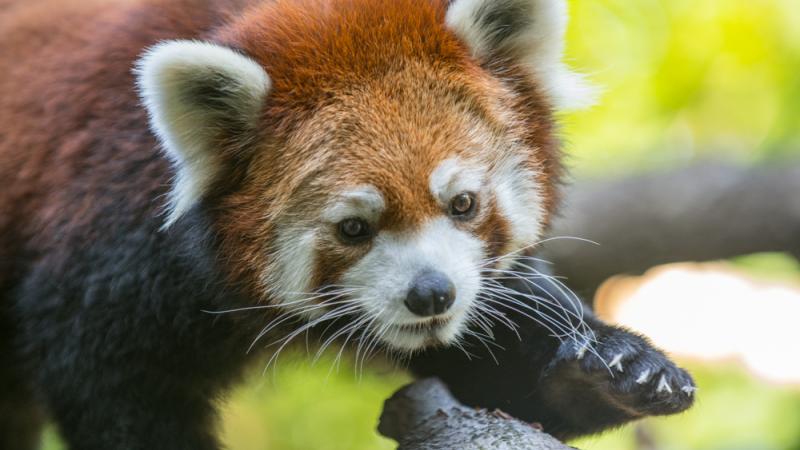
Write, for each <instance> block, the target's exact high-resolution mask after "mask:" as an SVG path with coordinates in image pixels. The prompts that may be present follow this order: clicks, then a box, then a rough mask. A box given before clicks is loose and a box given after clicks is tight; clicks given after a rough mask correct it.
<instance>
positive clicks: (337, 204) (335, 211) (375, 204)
mask: <svg viewBox="0 0 800 450" xmlns="http://www.w3.org/2000/svg"><path fill="white" fill-rule="evenodd" d="M385 206H386V203H385V202H384V200H383V196H382V195H381V193H380V192H379V191H378V189H376V188H375V187H374V186H369V185H365V186H359V187H357V188H354V189H352V190H348V191H345V192H343V193H341V194H340V195H338V196H336V197H335V199H334V201H333V202H332V203H331V204H330V205H328V206H327V207H326V208H325V210H324V211H323V213H322V218H323V220H325V221H327V222H330V223H338V222H341V221H342V220H344V219H347V218H355V217H358V218H363V219H365V220H368V221H370V222H373V223H374V222H377V221H378V219H379V218H380V216H381V213H383V210H384V208H385Z"/></svg>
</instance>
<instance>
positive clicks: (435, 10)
mask: <svg viewBox="0 0 800 450" xmlns="http://www.w3.org/2000/svg"><path fill="white" fill-rule="evenodd" d="M554 5H555V6H554ZM559 5H561V6H563V4H562V1H561V0H514V1H504V2H496V3H495V2H492V1H491V0H457V1H455V2H452V4H450V2H445V1H442V2H435V1H434V2H431V1H429V0H395V1H393V2H388V3H386V2H379V1H374V0H339V1H328V2H322V1H318V0H302V1H300V0H296V1H285V0H281V1H277V2H266V3H265V5H262V6H261V7H260V8H256V9H255V10H253V11H251V12H249V13H248V14H245V15H244V16H243V17H242V18H240V19H239V21H238V22H235V23H234V24H233V25H231V27H230V28H228V29H226V30H225V31H224V32H223V33H222V34H221V38H220V39H222V40H223V41H225V42H231V43H232V45H235V46H236V47H237V48H240V49H242V50H243V51H245V52H246V53H247V54H248V55H250V56H251V57H252V59H251V58H250V57H245V56H243V55H242V54H240V53H236V52H233V51H229V50H228V53H226V50H223V48H222V47H219V46H216V45H211V44H199V43H187V42H176V43H172V44H162V45H161V46H160V47H157V48H156V49H155V50H153V51H152V52H151V53H150V54H149V55H148V56H147V57H145V59H144V60H143V62H142V63H141V64H140V69H139V70H140V74H141V75H140V85H141V87H142V90H143V93H144V97H145V100H146V102H148V107H149V108H150V112H151V116H152V118H153V126H154V129H155V131H156V132H157V133H158V134H159V136H160V137H161V138H162V141H163V142H164V144H165V146H166V147H167V151H168V156H170V157H171V158H172V160H173V161H174V162H175V163H176V166H177V167H178V175H177V180H176V185H175V187H174V189H173V192H172V194H171V196H172V197H171V203H170V205H171V210H170V213H171V215H170V219H169V223H171V222H172V221H174V220H177V219H178V218H179V217H180V215H181V214H182V212H183V211H184V210H185V209H186V208H188V207H190V206H191V205H192V204H194V203H196V200H197V198H198V197H199V196H200V195H202V194H203V192H204V191H208V190H212V189H213V188H214V186H217V187H219V186H223V187H226V186H225V178H224V175H222V174H224V173H225V171H226V170H227V171H228V173H234V174H236V178H237V179H238V180H240V181H238V184H237V187H236V189H233V191H232V192H228V193H226V194H225V195H223V196H221V199H220V200H219V204H218V205H217V206H216V207H217V210H218V211H219V214H218V219H217V226H218V228H219V233H220V235H221V237H222V240H223V251H224V252H225V258H226V261H230V263H231V264H232V270H231V272H232V276H233V277H234V278H235V279H236V281H237V282H242V283H244V284H246V285H249V286H252V292H253V293H254V294H255V295H257V296H259V297H263V298H265V299H267V301H269V302H272V303H273V304H275V305H276V306H280V307H281V308H283V309H284V310H285V312H286V313H287V314H290V315H297V316H301V317H305V318H307V319H308V320H309V321H310V322H309V324H313V323H321V322H324V321H326V320H332V319H336V318H339V319H341V318H342V317H347V318H349V319H350V320H349V322H348V325H347V326H346V327H345V328H344V330H345V331H343V333H345V334H347V333H350V335H352V334H353V333H363V334H368V335H372V336H374V337H375V339H379V340H381V341H383V343H384V344H386V345H388V346H390V347H394V348H395V349H400V350H406V351H413V350H415V349H419V348H422V347H424V346H427V345H433V344H447V343H452V342H454V341H455V340H457V339H458V337H459V336H461V335H462V334H463V333H465V332H466V330H467V329H468V326H469V324H470V323H471V322H474V321H475V320H480V316H481V314H482V313H481V311H482V310H484V309H485V308H482V306H481V289H482V287H484V284H485V280H486V278H487V277H491V276H493V275H496V274H497V273H501V271H502V270H504V269H505V268H507V267H508V266H509V265H510V264H511V263H512V262H513V256H514V255H516V254H518V253H519V252H522V251H524V250H525V249H527V248H530V247H531V246H533V245H535V244H536V242H537V240H538V239H539V236H540V234H541V232H542V230H543V228H544V227H545V225H546V222H547V220H548V217H549V215H550V213H551V210H552V206H553V201H554V200H553V198H554V190H555V184H556V182H557V176H558V167H559V165H558V161H557V153H558V151H557V139H556V138H555V136H554V126H553V120H552V113H551V111H552V109H553V104H554V101H556V100H558V93H557V92H556V90H557V89H556V87H554V86H557V85H558V83H567V81H564V80H563V79H562V80H551V79H549V78H548V77H561V78H565V77H568V75H569V76H573V80H572V81H575V80H574V75H573V74H571V73H569V72H568V71H566V69H565V68H564V67H563V65H561V63H560V61H558V56H559V55H560V39H561V31H560V29H559V25H558V23H556V22H558V20H560V19H559V17H558V14H559V13H561V12H563V11H562V8H561V7H560V6H559ZM308 8H319V10H318V14H317V15H315V16H309V15H308V11H307V9H308ZM504 8H506V9H508V8H510V9H511V12H513V14H511V15H509V14H505V15H504V14H502V13H508V12H509V11H505V10H503V9H504ZM494 9H500V11H494ZM519 14H522V15H525V14H530V15H532V16H531V17H530V18H529V20H520V18H519V17H516V16H517V15H519ZM540 16H541V17H540ZM549 16H552V17H551V19H547V17H549ZM523 19H524V17H523ZM548 20H551V21H552V22H554V23H549V25H548V26H549V27H550V29H552V33H553V34H554V36H552V40H553V42H550V41H549V40H550V39H551V38H550V37H548V36H542V35H540V34H541V33H544V32H546V31H547V30H548V27H546V26H542V25H543V24H547V23H548V22H547V21H548ZM506 22H508V23H506ZM534 25H536V30H535V32H532V31H531V30H529V29H528V28H530V27H532V26H534ZM515 27H517V28H519V29H515ZM545 34H546V33H545ZM526 36H527V37H526ZM526 38H529V39H531V40H532V42H531V47H532V50H528V49H527V47H526V46H525V45H522V44H521V43H520V42H518V41H520V40H524V39H526ZM198 46H199V47H198ZM551 58H555V59H553V60H551ZM198 61H199V62H198ZM537 64H538V65H537ZM558 87H559V88H561V87H564V86H558ZM209 93H210V94H209ZM204 95H205V96H207V97H208V98H207V99H205V100H204V99H203V98H202V96H204ZM198 96H199V97H200V98H196V97H198ZM242 154H246V155H247V157H246V158H244V157H242ZM231 167H233V169H232V168H231ZM223 190H224V189H223ZM228 190H230V189H228Z"/></svg>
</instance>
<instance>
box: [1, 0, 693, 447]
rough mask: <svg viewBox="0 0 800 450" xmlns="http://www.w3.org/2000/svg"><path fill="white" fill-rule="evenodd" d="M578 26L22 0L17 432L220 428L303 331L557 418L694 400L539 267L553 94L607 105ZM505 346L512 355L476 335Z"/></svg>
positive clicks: (9, 169)
mask: <svg viewBox="0 0 800 450" xmlns="http://www.w3.org/2000/svg"><path fill="white" fill-rule="evenodd" d="M565 25H566V6H565V2H564V0H454V1H446V0H392V1H378V0H250V1H246V0H229V1H223V0H173V1H168V0H116V1H81V2H77V1H75V2H72V1H62V0H59V1H55V0H34V1H25V2H23V1H17V2H3V8H2V11H0V37H2V40H0V68H2V70H0V93H2V96H0V178H1V179H2V180H3V181H4V189H3V191H2V192H0V350H2V352H0V355H2V356H0V360H1V361H2V364H0V367H2V368H0V381H3V382H4V386H7V388H6V390H5V393H3V394H2V395H0V447H2V448H17V449H25V448H35V446H36V439H37V436H38V432H39V428H40V426H41V422H42V420H43V419H42V418H43V413H44V414H47V415H48V416H49V417H51V418H52V419H53V420H55V422H56V423H57V424H58V426H59V429H60V431H61V433H62V435H63V436H64V438H65V440H66V441H67V443H68V444H69V445H70V447H71V448H75V449H84V450H85V449H108V448H119V449H122V448H124V449H162V448H163V449H182V448H185V449H217V448H220V447H219V444H218V442H217V440H216V438H215V437H214V434H213V424H214V407H213V405H214V400H215V399H216V398H217V397H218V396H219V395H222V394H223V393H224V392H225V390H226V389H227V388H228V387H229V386H231V384H232V383H234V382H236V381H237V379H238V377H239V375H240V373H241V371H242V368H243V367H245V366H246V365H247V362H248V361H250V360H252V359H253V356H252V355H253V354H259V352H248V349H250V348H259V347H262V346H265V345H266V346H267V347H268V348H272V349H273V350H274V347H270V346H269V343H270V342H273V343H274V342H278V343H279V344H281V347H282V346H283V345H285V344H287V343H289V342H290V341H291V340H292V338H294V337H296V336H298V335H300V334H301V333H303V332H309V333H313V334H315V335H317V336H319V338H320V340H321V341H325V342H326V343H329V342H332V341H333V340H336V339H338V340H340V341H344V342H343V343H344V344H348V342H349V343H350V344H353V343H355V341H358V347H359V350H362V346H366V347H367V348H369V349H370V350H372V349H375V348H378V347H379V348H380V349H382V350H383V351H384V352H385V353H387V354H389V355H390V356H391V355H394V356H403V357H405V358H408V359H409V366H410V367H411V369H412V371H414V372H415V373H417V374H419V375H435V376H439V377H441V378H442V379H443V380H445V382H447V383H448V385H449V386H450V387H451V389H452V390H453V391H454V393H455V394H456V395H457V396H459V397H460V398H461V399H462V400H463V401H466V402H469V403H471V404H475V405H476V406H484V407H501V408H503V409H505V410H507V411H509V412H511V413H513V414H515V415H518V416H520V417H523V418H525V419H528V420H538V421H540V422H542V423H543V424H544V425H545V427H547V429H548V431H550V432H552V433H554V434H556V435H557V436H559V437H571V436H575V435H578V434H583V433H588V432H595V431H598V430H601V429H603V428H606V427H609V426H614V425H617V424H619V423H623V422H625V421H628V420H632V419H635V418H638V417H642V416H644V415H648V414H666V413H672V412H677V411H680V410H683V409H685V408H687V407H688V406H689V405H690V404H691V402H692V392H693V389H694V384H693V382H692V381H691V378H690V377H689V375H688V374H686V372H684V371H682V370H681V369H678V368H677V367H676V366H674V364H673V363H672V362H670V361H669V360H668V359H667V358H666V357H665V356H664V355H663V354H661V353H660V352H659V351H658V350H656V349H654V348H652V347H651V346H650V345H649V344H648V343H647V342H646V341H645V340H644V339H643V338H641V337H639V336H637V335H634V334H631V333H628V332H626V331H624V330H621V329H618V328H615V327H611V326H608V325H605V324H602V323H601V322H599V321H597V320H596V319H595V318H594V317H593V316H592V315H591V313H590V312H589V311H588V310H584V309H582V308H581V307H580V305H578V304H577V303H575V302H574V301H573V299H572V298H571V297H570V296H569V295H567V294H565V293H564V291H563V290H562V289H561V288H560V287H558V286H557V285H555V284H553V282H552V279H551V278H547V277H546V275H542V274H539V273H538V272H537V273H533V272H530V273H528V275H529V276H528V277H527V278H526V277H524V276H522V275H521V274H524V273H525V272H524V270H528V269H530V270H536V269H535V268H533V267H531V266H530V265H529V264H525V263H526V262H530V260H525V259H524V258H525V257H526V255H528V254H529V250H530V249H531V248H532V247H534V246H535V245H536V243H537V242H538V241H539V240H540V239H541V235H542V233H543V232H544V230H545V229H546V227H547V224H548V222H549V220H550V217H551V216H552V214H553V212H554V210H555V208H556V204H557V187H558V182H559V178H560V175H561V172H562V170H561V164H560V158H559V151H560V148H559V139H558V128H557V125H556V122H555V119H554V114H555V111H557V110H558V109H560V108H562V107H569V106H575V105H580V104H583V103H586V102H588V101H590V100H591V98H590V97H591V89H590V88H588V87H587V85H586V84H585V83H584V82H583V79H582V78H581V77H580V76H579V75H577V74H575V73H574V72H572V71H571V70H570V69H569V68H567V66H566V65H565V64H564V63H563V62H562V60H561V59H562V53H563V34H564V27H565ZM521 268H524V270H523V269H521ZM537 277H545V278H544V279H546V280H548V281H549V282H550V283H551V284H550V287H547V286H540V285H539V284H537V283H536V282H535V281H534V280H536V279H538V278H537ZM511 278H514V279H513V280H510V281H509V280H508V279H511ZM495 325H498V326H495ZM326 333H327V334H326ZM554 335H555V336H554ZM565 337H566V338H565ZM559 338H560V339H559ZM490 339H493V340H494V341H495V342H496V343H497V344H498V345H500V346H502V347H503V348H505V350H504V351H503V352H500V353H499V354H497V355H496V356H495V359H496V360H497V363H496V364H494V363H489V362H488V360H487V359H484V360H480V361H472V362H470V361H468V360H467V358H466V357H465V355H464V354H463V353H461V352H460V351H458V347H461V346H462V345H470V342H472V343H480V342H482V343H484V344H485V341H486V340H490ZM262 354H263V353H262ZM606 368H610V369H609V370H611V371H614V370H616V371H617V372H619V373H620V374H623V373H624V374H625V376H617V377H611V378H609V376H610V374H609V372H608V371H605V370H604V369H606ZM609 379H612V380H613V382H612V383H611V387H608V386H609ZM598 386H606V387H604V388H603V392H598V391H599V390H600V389H599V388H598Z"/></svg>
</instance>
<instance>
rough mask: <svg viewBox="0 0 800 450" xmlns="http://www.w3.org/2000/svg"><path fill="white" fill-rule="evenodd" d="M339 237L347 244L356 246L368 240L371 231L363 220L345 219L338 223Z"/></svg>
mask: <svg viewBox="0 0 800 450" xmlns="http://www.w3.org/2000/svg"><path fill="white" fill-rule="evenodd" d="M339 235H340V236H341V238H342V240H344V241H345V242H346V243H348V244H358V243H361V242H363V241H365V240H367V239H369V238H370V237H371V236H372V230H370V227H369V224H368V223H367V222H366V221H365V220H364V219H345V220H343V221H341V222H339Z"/></svg>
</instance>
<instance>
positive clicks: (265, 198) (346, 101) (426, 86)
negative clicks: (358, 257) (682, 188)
mask: <svg viewBox="0 0 800 450" xmlns="http://www.w3.org/2000/svg"><path fill="white" fill-rule="evenodd" d="M447 4H448V2H447V1H445V0H392V1H377V0H276V1H273V2H265V3H264V4H261V5H259V6H256V7H255V8H254V9H252V10H250V11H249V12H247V13H246V14H244V15H243V16H242V17H240V18H239V19H237V20H236V21H234V22H233V23H232V24H231V25H230V26H228V27H226V28H225V29H224V30H222V31H221V32H220V33H219V35H218V37H217V38H218V39H219V40H220V41H222V42H223V43H225V44H227V45H230V46H233V47H235V48H239V49H241V50H242V51H243V52H245V53H246V54H248V55H249V56H251V57H252V58H254V59H255V60H256V61H257V62H259V63H260V64H262V65H263V66H264V68H265V69H266V71H267V73H269V75H270V77H271V80H272V89H271V91H270V95H269V96H268V98H267V105H266V106H265V109H264V116H263V117H264V120H263V124H262V127H263V135H264V143H263V145H262V147H263V148H259V150H258V152H257V153H256V155H255V156H254V158H253V160H252V161H251V164H250V167H249V173H248V177H247V178H248V181H247V182H246V183H245V186H244V187H243V189H242V190H241V191H239V192H238V193H236V194H235V196H232V197H231V198H229V199H228V200H227V202H228V205H229V206H233V207H232V208H228V210H229V211H230V214H231V216H230V217H225V218H224V219H223V223H222V226H223V227H224V228H227V231H228V232H226V233H223V234H225V235H227V236H229V237H232V236H237V237H238V238H236V240H237V243H236V245H235V248H236V252H237V253H238V256H240V257H241V256H243V255H244V256H246V255H250V256H249V257H246V258H247V259H249V261H248V262H249V264H246V266H249V267H253V266H256V267H263V265H261V264H254V263H256V260H258V259H260V258H261V257H260V256H259V255H260V254H262V253H263V249H264V243H265V242H268V241H269V238H268V236H270V235H271V234H274V232H275V223H274V222H272V221H270V220H264V219H265V218H266V219H269V218H276V217H277V216H280V213H281V212H282V211H283V212H287V210H290V209H292V208H293V207H297V205H300V208H301V210H305V211H312V210H313V209H314V208H316V209H318V208H319V207H320V206H321V205H322V204H323V203H324V201H326V197H328V196H330V195H332V194H335V191H336V190H337V189H341V188H345V187H353V186H357V185H361V184H371V185H374V186H376V187H378V188H379V190H381V192H382V194H383V195H384V196H385V198H386V203H387V205H386V206H387V208H386V214H385V215H384V217H383V218H382V224H381V227H382V229H412V228H414V227H415V226H417V225H418V224H420V223H422V222H424V221H425V220H426V219H427V218H429V217H430V216H432V215H434V214H438V213H440V212H441V209H440V206H439V205H438V204H437V203H436V200H435V199H434V198H433V196H432V195H431V193H430V190H429V179H430V175H431V173H432V172H433V171H434V169H435V168H436V167H437V166H438V165H439V164H440V163H441V162H442V161H443V160H445V159H447V158H448V157H451V156H462V157H467V158H468V159H473V160H474V159H481V160H484V161H486V162H487V163H488V164H490V163H491V161H492V159H491V156H492V155H490V154H487V152H491V151H493V150H492V149H489V148H485V147H484V146H485V144H486V142H482V140H481V139H478V138H476V131H479V130H482V131H483V132H484V133H483V135H488V136H506V137H507V138H509V139H514V140H516V141H519V142H524V143H525V144H526V145H527V146H528V147H529V148H530V149H531V153H530V155H529V158H528V159H527V160H526V165H528V166H529V168H531V169H533V170H534V171H535V172H536V173H538V174H539V178H540V180H539V181H540V184H541V185H542V188H543V191H542V194H543V201H544V203H545V205H544V206H545V209H546V210H547V211H549V210H550V209H551V208H550V206H551V203H552V198H553V192H554V191H553V189H552V186H553V184H554V180H555V179H556V175H557V167H558V166H557V162H556V160H557V158H555V155H554V153H555V152H556V143H555V139H554V137H553V125H552V119H551V113H550V107H549V104H548V102H547V101H546V100H545V99H544V98H543V97H542V96H541V95H540V94H539V93H538V90H537V88H536V85H535V81H534V80H531V79H530V78H529V76H528V75H525V73H526V72H524V71H523V70H520V69H518V68H516V67H514V66H513V65H509V64H507V63H508V62H507V61H484V62H478V61H475V60H474V59H472V58H471V57H470V54H469V50H468V49H467V48H466V46H465V45H464V44H463V43H462V42H460V41H459V40H458V39H457V38H456V36H455V35H454V34H453V33H452V32H451V31H449V30H448V29H447V28H446V26H445V19H444V16H445V13H446V8H447ZM493 65H495V66H496V67H501V66H502V78H501V77H499V76H496V75H495V74H494V73H493V68H492V67H493ZM478 134H480V133H478ZM267 210H268V211H267ZM295 212H296V211H295ZM302 215H303V213H302V211H300V212H298V213H297V214H295V215H294V216H293V217H298V216H302ZM267 216H270V217H267ZM242 245H245V246H248V247H250V250H249V251H245V252H242Z"/></svg>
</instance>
